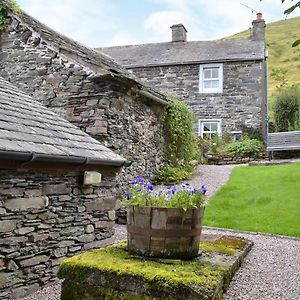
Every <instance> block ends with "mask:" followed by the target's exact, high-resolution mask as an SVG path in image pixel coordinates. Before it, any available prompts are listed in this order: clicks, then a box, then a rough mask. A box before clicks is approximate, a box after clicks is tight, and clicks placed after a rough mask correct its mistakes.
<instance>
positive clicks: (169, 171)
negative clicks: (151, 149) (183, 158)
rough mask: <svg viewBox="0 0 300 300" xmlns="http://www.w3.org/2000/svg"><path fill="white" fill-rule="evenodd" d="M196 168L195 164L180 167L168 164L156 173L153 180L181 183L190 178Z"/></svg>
mask: <svg viewBox="0 0 300 300" xmlns="http://www.w3.org/2000/svg"><path fill="white" fill-rule="evenodd" d="M195 168H196V167H195V166H191V165H188V164H185V165H183V166H178V167H174V166H172V165H170V164H166V165H164V166H163V167H162V168H161V169H160V170H159V171H157V172H156V173H155V175H154V178H153V182H154V183H158V182H166V183H179V182H182V181H184V180H186V179H190V178H191V177H192V176H193V174H194V171H195Z"/></svg>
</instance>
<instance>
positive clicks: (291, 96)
mask: <svg viewBox="0 0 300 300" xmlns="http://www.w3.org/2000/svg"><path fill="white" fill-rule="evenodd" d="M299 103H300V88H299V86H291V87H289V88H287V89H285V90H283V91H282V92H280V93H279V94H278V95H277V97H276V98H275V102H274V108H273V109H274V116H275V126H276V131H288V130H297V129H298V128H299Z"/></svg>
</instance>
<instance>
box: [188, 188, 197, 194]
mask: <svg viewBox="0 0 300 300" xmlns="http://www.w3.org/2000/svg"><path fill="white" fill-rule="evenodd" d="M187 191H188V192H189V194H190V195H194V194H196V192H197V190H196V189H195V188H194V187H190V188H188V189H187Z"/></svg>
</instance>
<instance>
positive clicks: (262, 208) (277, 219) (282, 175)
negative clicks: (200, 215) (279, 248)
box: [204, 163, 300, 237]
mask: <svg viewBox="0 0 300 300" xmlns="http://www.w3.org/2000/svg"><path fill="white" fill-rule="evenodd" d="M299 179H300V164H299V163H294V164H287V165H277V166H275V165H274V166H258V167H238V168H236V169H234V170H233V173H232V175H231V178H230V180H229V182H228V183H227V184H226V185H225V186H224V187H223V188H221V189H220V190H219V191H218V192H217V193H216V194H215V196H213V198H212V199H211V200H210V201H209V203H208V205H207V207H206V210H205V218H204V225H206V226H212V227H224V228H231V229H238V230H246V231H258V232H266V233H274V234H282V235H289V236H297V237H300V184H299Z"/></svg>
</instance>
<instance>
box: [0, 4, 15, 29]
mask: <svg viewBox="0 0 300 300" xmlns="http://www.w3.org/2000/svg"><path fill="white" fill-rule="evenodd" d="M9 10H11V11H13V12H14V13H15V14H18V13H20V8H19V6H18V4H17V3H16V1H14V0H6V1H1V3H0V33H1V32H2V31H4V30H5V29H6V27H7V26H8V23H7V17H8V11H9Z"/></svg>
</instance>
